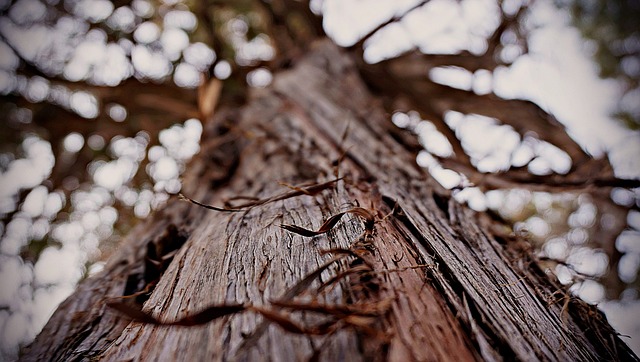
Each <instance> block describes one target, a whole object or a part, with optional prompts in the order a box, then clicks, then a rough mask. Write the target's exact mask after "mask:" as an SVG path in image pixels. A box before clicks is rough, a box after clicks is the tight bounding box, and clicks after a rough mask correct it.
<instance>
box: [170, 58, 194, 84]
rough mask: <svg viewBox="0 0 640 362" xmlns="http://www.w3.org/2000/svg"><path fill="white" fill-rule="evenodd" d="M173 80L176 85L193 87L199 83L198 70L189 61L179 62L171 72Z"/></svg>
mask: <svg viewBox="0 0 640 362" xmlns="http://www.w3.org/2000/svg"><path fill="white" fill-rule="evenodd" d="M173 81H174V82H175V83H176V85H177V86H178V87H182V88H195V87H197V86H198V85H199V84H200V72H199V71H198V69H197V68H196V67H194V66H193V65H191V64H189V63H180V64H178V66H177V67H176V71H175V72H174V73H173Z"/></svg>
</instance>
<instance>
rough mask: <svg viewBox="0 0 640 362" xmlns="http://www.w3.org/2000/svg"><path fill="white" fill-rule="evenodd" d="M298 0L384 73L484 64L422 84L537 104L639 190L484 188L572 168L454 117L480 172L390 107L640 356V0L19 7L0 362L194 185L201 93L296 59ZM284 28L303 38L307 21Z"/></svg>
mask: <svg viewBox="0 0 640 362" xmlns="http://www.w3.org/2000/svg"><path fill="white" fill-rule="evenodd" d="M292 4H293V5H295V6H301V7H309V6H310V9H311V11H310V13H311V14H316V15H321V16H322V23H321V24H322V27H323V29H324V31H325V32H326V33H327V35H328V36H330V37H331V38H332V39H333V40H334V41H335V42H337V43H338V44H339V45H341V46H344V47H353V46H361V47H362V49H363V50H364V53H363V58H364V60H365V61H366V62H369V63H377V62H380V61H383V60H385V59H389V58H393V57H395V56H397V55H399V54H404V53H406V52H408V51H415V50H417V51H419V52H421V53H424V54H428V55H433V56H447V55H456V56H458V55H472V56H475V57H476V58H479V57H480V56H483V55H486V56H487V59H489V64H491V65H490V66H482V65H481V64H476V65H474V66H473V67H464V66H447V65H443V66H435V67H432V68H430V69H429V71H428V73H427V74H425V76H426V77H427V78H428V79H429V81H430V82H433V83H434V84H441V85H446V86H448V87H452V88H455V89H460V90H465V91H470V92H473V93H474V94H476V95H488V94H493V95H496V96H498V97H500V98H502V99H523V100H528V101H531V102H533V103H535V104H536V105H538V106H539V107H540V108H541V109H543V110H544V111H546V112H548V113H551V114H553V115H554V116H555V117H556V118H557V120H558V121H559V122H560V123H561V124H562V125H564V127H566V129H567V133H568V134H569V135H570V136H571V138H572V139H573V140H575V142H576V143H577V144H578V145H579V146H580V147H581V148H582V150H584V151H585V152H586V153H587V154H589V155H591V156H593V157H594V158H596V159H604V160H608V162H607V163H606V165H607V167H608V165H609V164H610V165H611V167H612V172H613V175H615V176H616V177H617V178H619V179H627V180H631V181H630V182H627V183H625V182H620V183H619V184H608V185H607V187H601V188H596V189H594V188H593V187H591V188H590V187H582V188H581V187H577V188H576V187H573V188H568V187H555V188H548V187H544V186H539V185H534V186H531V185H520V186H518V185H516V184H507V185H504V187H498V186H496V185H491V184H489V183H488V182H485V183H484V187H480V186H478V185H477V184H478V180H484V179H483V177H484V176H483V175H491V174H499V173H500V172H503V171H507V170H518V171H524V172H526V173H528V174H529V175H533V176H536V177H540V178H542V180H544V178H545V177H547V176H549V175H564V174H566V173H568V172H569V170H570V169H571V167H572V158H571V157H570V156H569V154H568V153H567V152H566V151H565V150H563V149H561V148H559V147H556V146H554V145H552V144H551V143H549V142H546V141H543V140H541V138H539V137H537V135H536V134H535V133H534V132H530V133H524V134H523V133H522V132H520V131H519V130H518V131H517V130H515V129H514V128H513V127H512V126H510V125H508V124H504V123H502V122H500V121H499V120H497V119H496V118H491V117H487V116H483V115H479V114H473V113H466V114H465V113H461V112H458V111H454V110H450V111H447V112H445V113H444V115H443V119H442V121H444V122H445V123H446V125H447V126H448V127H449V128H450V129H451V130H452V131H453V134H455V137H456V138H457V139H458V140H459V142H460V145H461V146H462V148H463V150H464V152H465V153H466V154H467V155H468V158H469V160H470V165H472V166H473V168H474V169H473V170H472V171H471V172H465V169H464V168H461V167H460V164H459V163H457V162H454V161H455V160H454V161H452V160H451V159H449V157H450V156H451V155H452V154H453V153H454V149H453V148H454V144H455V142H454V143H452V142H451V139H450V138H447V137H446V135H444V134H443V133H441V132H440V130H441V128H439V127H438V122H437V120H435V119H425V118H428V117H425V116H424V115H423V114H421V113H420V112H417V111H412V110H407V109H403V110H400V109H398V110H396V111H393V112H390V117H389V118H390V122H393V123H394V124H396V125H397V126H398V127H400V128H404V129H406V130H408V131H409V132H413V133H415V134H416V135H417V136H418V138H419V141H420V144H421V145H422V146H423V147H424V150H422V151H421V152H420V153H419V155H418V157H417V160H416V162H418V164H420V165H421V166H423V167H426V168H428V169H429V171H430V172H431V174H432V175H433V176H434V177H435V178H436V179H437V180H438V181H439V182H440V183H441V184H442V185H443V186H445V187H447V188H450V189H454V190H455V191H454V192H455V197H456V199H457V200H459V201H460V202H465V203H467V204H469V206H471V207H472V208H474V209H476V210H478V211H488V212H489V213H490V214H491V215H492V217H493V218H494V219H497V220H500V221H501V222H504V223H505V225H507V227H508V231H507V234H509V235H511V236H512V237H517V238H520V239H524V240H526V241H527V242H528V244H530V245H531V247H533V248H534V253H535V254H536V255H537V256H538V258H539V259H540V262H541V263H543V265H544V267H545V268H548V271H549V272H550V273H552V274H555V276H556V277H557V278H558V279H559V280H560V281H561V282H562V283H563V284H565V285H567V286H568V287H569V290H570V291H571V292H572V293H574V294H575V295H576V296H578V297H580V298H582V299H584V300H585V301H587V302H588V303H592V304H597V305H598V307H599V308H600V309H602V310H603V311H604V312H605V313H606V314H607V316H608V318H609V320H610V322H611V323H612V325H613V326H614V327H615V328H617V330H618V331H619V332H620V333H622V334H625V335H628V336H630V337H631V338H623V339H624V340H625V341H627V343H629V344H630V345H631V346H632V348H634V350H635V351H636V353H639V352H640V301H639V295H638V292H639V291H640V280H638V274H639V273H638V270H639V266H640V212H639V207H640V189H638V188H637V185H638V183H637V182H633V180H637V179H638V178H640V157H639V156H640V134H639V133H638V129H639V127H640V87H639V83H638V81H639V79H640V57H639V53H640V31H639V27H638V22H640V3H639V2H638V1H634V0H616V1H604V0H558V1H552V0H538V1H524V0H523V1H520V0H505V1H496V0H466V1H453V0H432V1H415V0H403V1H392V0H312V1H311V2H310V3H307V2H298V1H294V0H288V1H279V0H272V1H267V0H265V1H254V0H238V1H223V0H218V1H214V0H192V1H191V0H190V1H179V0H167V1H160V0H133V1H127V0H117V1H106V0H17V1H9V0H3V1H0V94H1V96H2V98H1V100H0V122H1V123H0V127H1V129H0V172H1V173H0V219H1V220H0V237H1V239H0V342H1V343H0V360H7V359H14V358H16V356H17V355H18V353H19V350H20V348H21V347H23V346H25V345H26V344H28V343H29V342H31V341H32V340H33V339H34V338H35V336H36V335H37V333H38V332H39V331H40V330H41V328H42V327H43V326H44V324H45V323H46V322H47V320H48V318H49V317H50V315H51V314H52V313H53V311H54V310H55V308H56V307H57V305H58V304H59V303H60V302H61V301H63V300H64V299H65V298H66V297H67V296H68V295H69V294H70V293H72V292H73V290H74V288H75V286H76V285H77V283H78V282H80V281H81V280H82V279H83V278H87V277H90V276H91V275H92V274H95V273H97V272H99V271H100V270H101V268H102V266H103V265H104V262H105V260H106V259H107V258H108V257H109V255H110V253H111V252H112V251H113V250H114V248H115V247H117V244H118V242H119V240H120V239H121V238H122V237H123V235H126V233H127V232H128V231H129V230H130V229H131V228H132V227H133V226H134V225H135V224H136V223H137V222H138V221H139V220H140V219H142V218H144V217H146V216H147V215H149V213H151V212H153V210H155V209H157V208H159V207H161V206H162V205H163V203H164V202H165V201H166V200H167V199H168V198H169V197H170V196H171V195H174V194H176V193H178V192H179V191H180V188H181V183H180V175H181V173H182V172H183V171H184V170H185V165H186V164H187V162H188V161H189V159H190V158H191V157H192V156H193V155H194V154H196V153H197V152H198V150H199V140H200V137H201V134H202V129H203V127H202V123H201V121H200V119H205V118H204V117H206V116H207V115H208V114H207V112H206V110H203V109H202V107H198V97H199V95H198V94H199V93H198V89H200V97H201V96H202V94H203V93H206V92H204V91H203V90H204V89H206V86H207V85H208V84H213V83H211V82H210V80H211V79H220V80H223V81H224V91H223V93H222V96H221V99H220V104H227V105H233V104H242V102H243V101H244V100H245V98H246V92H247V90H248V89H251V88H261V87H266V86H268V85H269V83H270V82H271V79H272V71H273V70H274V69H277V68H278V64H277V62H276V61H275V60H276V59H277V55H278V52H282V49H276V46H275V44H276V43H277V42H279V40H277V39H275V38H274V36H275V34H276V33H274V32H270V31H269V30H270V29H273V26H274V24H276V23H277V22H274V21H273V19H277V17H274V14H275V15H277V14H285V15H286V14H288V11H289V8H287V6H292ZM279 7H281V8H279ZM274 9H275V10H274ZM296 14H297V13H296ZM269 16H271V17H272V21H271V22H270V21H269V20H268V19H269ZM285 20H286V21H287V22H289V23H290V24H289V26H290V27H291V28H292V29H300V34H302V33H304V29H305V28H304V26H303V25H301V23H302V22H304V21H305V19H303V18H300V17H295V16H291V17H286V16H285ZM297 22H298V23H297ZM381 24H387V25H386V26H384V27H381V26H380V25H381ZM276 25H277V24H276ZM374 29H376V31H375V32H372V30H374ZM498 30H499V31H498ZM203 112H204V113H203ZM486 180H488V178H487V179H486ZM549 180H552V178H549Z"/></svg>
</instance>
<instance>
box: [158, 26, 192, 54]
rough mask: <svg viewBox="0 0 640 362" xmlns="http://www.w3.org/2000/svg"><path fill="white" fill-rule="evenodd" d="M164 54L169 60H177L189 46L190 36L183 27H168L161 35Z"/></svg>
mask: <svg viewBox="0 0 640 362" xmlns="http://www.w3.org/2000/svg"><path fill="white" fill-rule="evenodd" d="M160 43H162V48H163V49H164V54H165V56H166V57H167V58H169V60H171V61H176V60H178V58H180V55H181V54H182V51H183V50H184V49H186V48H187V47H188V46H189V36H188V35H187V33H185V32H184V30H182V29H178V28H166V29H164V31H163V32H162V35H161V36H160Z"/></svg>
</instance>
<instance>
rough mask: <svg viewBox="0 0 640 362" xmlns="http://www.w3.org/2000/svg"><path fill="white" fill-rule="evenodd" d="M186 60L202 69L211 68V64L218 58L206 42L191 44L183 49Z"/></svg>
mask: <svg viewBox="0 0 640 362" xmlns="http://www.w3.org/2000/svg"><path fill="white" fill-rule="evenodd" d="M183 56H184V60H186V61H187V62H188V63H189V64H191V65H193V66H194V67H196V68H197V69H198V70H200V71H204V70H206V69H207V68H209V65H211V63H213V61H214V60H215V59H216V54H215V53H214V52H213V50H211V48H209V46H207V45H206V44H204V43H199V42H197V43H193V44H190V45H189V46H188V47H187V48H186V49H185V50H184V51H183Z"/></svg>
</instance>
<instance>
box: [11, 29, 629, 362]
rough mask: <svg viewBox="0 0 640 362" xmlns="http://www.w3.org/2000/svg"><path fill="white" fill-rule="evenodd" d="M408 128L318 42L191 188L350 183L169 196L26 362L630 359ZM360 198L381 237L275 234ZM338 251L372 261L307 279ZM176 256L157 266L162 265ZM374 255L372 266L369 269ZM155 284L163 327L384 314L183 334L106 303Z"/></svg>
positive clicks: (248, 111) (222, 124)
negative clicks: (471, 206) (461, 201)
mask: <svg viewBox="0 0 640 362" xmlns="http://www.w3.org/2000/svg"><path fill="white" fill-rule="evenodd" d="M345 130H347V131H346V132H345ZM345 135H346V136H345ZM404 138H405V136H404V135H402V134H399V133H398V131H397V130H394V129H393V125H392V124H391V123H390V122H388V117H387V116H386V115H385V113H384V111H383V109H382V108H381V106H380V104H379V102H378V101H377V100H376V99H375V98H374V97H372V96H371V95H370V94H369V93H368V91H367V89H366V87H365V86H364V84H363V82H362V81H361V78H360V76H359V74H358V71H357V69H356V68H355V65H354V63H353V62H352V61H351V59H350V58H349V57H348V56H347V55H345V54H343V53H341V51H339V50H338V48H337V47H335V46H334V45H332V44H331V43H330V42H326V41H325V42H319V43H316V44H314V45H313V46H312V50H311V52H310V53H309V55H308V56H306V57H305V58H303V59H301V60H300V61H298V62H297V64H295V66H294V67H293V68H292V69H290V70H286V71H283V72H281V73H280V74H277V75H276V76H275V78H274V82H273V84H272V86H271V87H270V88H267V89H264V90H262V91H260V92H257V93H256V94H255V95H254V97H253V99H252V101H251V102H249V104H248V105H247V106H246V107H244V108H241V109H237V110H233V111H229V110H227V111H224V110H223V111H220V112H218V114H217V115H216V116H215V119H214V120H213V121H211V123H209V124H207V125H206V133H205V139H204V140H203V145H202V151H201V153H200V155H199V156H197V158H196V159H194V161H193V162H192V163H191V164H190V166H189V169H188V170H187V173H186V174H185V177H184V188H183V192H184V193H185V194H186V195H188V196H189V197H192V198H193V199H196V200H200V201H202V202H206V203H209V204H214V205H223V203H224V201H225V200H229V199H231V198H233V197H236V196H238V195H245V196H246V195H250V196H253V197H257V198H266V197H269V196H272V195H276V194H279V193H282V192H283V190H284V191H287V188H286V187H283V186H282V185H279V184H278V181H284V182H286V183H288V184H291V185H299V184H303V183H322V182H326V181H330V180H332V179H334V177H335V176H334V171H335V170H336V167H339V172H340V176H343V177H344V178H343V179H341V180H340V181H338V182H336V183H334V184H331V185H330V186H331V187H327V188H326V189H325V190H322V191H320V192H317V193H314V194H311V195H307V194H304V193H303V192H301V193H302V195H300V196H296V197H290V198H286V199H284V200H280V201H274V202H270V203H267V204H264V205H260V206H256V207H252V208H247V209H246V210H244V211H241V212H217V211H211V210H207V209H205V208H202V207H199V206H196V205H193V204H189V203H187V202H183V201H179V200H177V199H175V200H172V201H170V202H169V203H168V204H167V206H166V207H165V208H164V209H163V210H162V211H159V212H157V213H156V214H155V215H154V216H153V217H151V218H149V220H147V221H146V222H145V223H144V224H143V225H141V226H139V227H138V228H136V229H135V230H134V231H133V232H132V233H131V234H130V235H129V236H128V237H127V238H126V239H125V240H123V242H122V246H121V248H120V249H119V251H118V252H117V253H116V254H115V255H114V256H113V257H112V259H111V260H110V262H109V263H108V265H107V266H106V268H105V270H104V272H102V273H101V274H100V275H98V276H95V277H92V278H89V279H87V280H86V281H84V282H83V283H82V284H81V285H80V287H79V289H78V291H77V292H76V293H75V294H74V295H72V296H71V297H70V298H69V299H68V300H67V301H65V302H64V303H63V304H62V305H61V306H60V308H59V309H58V311H57V312H56V313H55V314H54V316H53V318H52V319H51V320H50V322H49V323H48V324H47V326H46V327H45V329H44V330H43V332H42V333H41V334H40V336H39V337H38V338H37V340H36V341H35V342H34V343H33V345H32V346H31V347H30V348H29V349H28V350H27V351H26V354H25V355H24V356H23V359H24V360H65V361H69V360H83V359H92V358H101V359H105V360H114V361H126V360H184V361H197V360H232V359H233V360H236V359H237V360H247V361H255V360H278V361H289V360H290V361H299V360H310V359H314V360H317V359H319V360H326V361H336V360H345V361H359V360H394V361H407V360H452V361H466V360H482V359H484V360H514V359H519V360H563V361H567V360H577V361H596V360H616V359H635V357H634V356H633V354H632V353H631V352H630V351H629V349H628V348H627V347H626V345H624V343H622V342H621V341H620V340H619V339H618V337H617V336H616V335H615V333H614V332H613V330H612V329H611V328H610V327H609V326H608V324H607V323H606V321H605V320H604V319H603V318H602V316H601V314H600V313H598V312H597V311H596V310H595V309H594V308H591V307H588V306H585V305H584V304H581V303H580V302H578V301H575V300H574V299H571V298H568V297H567V298H566V299H564V300H566V301H568V302H567V303H564V302H560V303H552V301H554V300H557V299H558V298H557V296H558V292H559V291H560V290H559V289H558V286H557V285H554V284H553V283H552V282H551V281H549V280H548V279H547V276H546V275H544V273H541V272H540V271H539V270H538V269H536V267H535V265H533V264H532V263H530V262H529V261H526V260H527V259H520V260H515V261H514V260H513V255H512V253H508V252H507V251H506V248H505V245H504V243H501V242H498V241H496V238H494V237H493V236H492V235H491V233H489V232H488V231H487V228H485V227H483V226H482V225H483V223H481V222H480V219H479V218H478V217H477V216H476V215H474V214H473V213H472V212H471V211H469V210H468V209H466V208H465V207H463V206H460V205H458V204H456V203H454V202H452V200H450V198H449V197H448V196H447V193H446V192H445V190H442V189H440V188H439V187H438V186H437V185H436V184H435V183H434V181H433V180H432V179H431V178H430V177H429V175H428V174H427V173H426V172H425V171H424V170H422V169H420V168H419V167H418V166H416V164H415V154H414V153H413V152H412V151H409V150H410V149H415V148H414V146H413V145H414V143H410V142H409V143H406V142H405V141H403V140H404ZM342 155H344V157H341V156H342ZM298 190H299V189H298ZM357 205H359V206H361V207H364V208H367V209H371V210H372V212H374V213H375V214H376V215H377V217H376V219H377V222H376V224H375V233H373V234H371V233H367V232H365V225H364V224H363V222H362V220H361V219H360V218H358V217H357V216H350V215H347V216H345V217H344V218H343V219H342V220H341V221H340V222H339V223H338V224H337V225H336V226H335V227H334V228H333V229H332V230H331V231H330V232H328V233H326V234H324V235H320V236H316V237H313V238H307V237H303V236H300V235H297V234H295V233H292V232H290V231H287V230H284V229H282V228H280V227H279V226H280V225H281V224H292V225H297V226H300V227H304V228H307V229H314V230H316V229H317V228H318V227H320V225H322V223H323V222H324V220H326V219H327V218H329V217H330V216H332V215H335V214H337V213H339V212H342V211H345V210H347V209H349V208H351V207H354V206H357ZM385 215H390V216H388V217H386V218H385V217H384V216H385ZM363 232H364V233H363ZM335 248H342V249H351V250H352V251H354V253H356V254H358V255H359V257H354V256H348V255H342V254H340V255H342V257H341V258H340V259H339V260H338V261H336V262H334V263H333V264H332V265H331V266H329V267H328V268H326V270H324V271H323V272H322V273H321V274H320V277H319V278H316V280H314V281H313V283H311V284H310V285H308V286H306V288H302V287H298V288H296V287H295V286H296V285H298V286H299V284H297V283H298V282H299V281H300V280H302V279H303V278H304V277H305V276H306V275H308V274H310V273H312V272H313V271H314V270H317V269H318V268H319V267H320V266H322V265H323V264H325V263H327V262H328V261H330V260H332V259H333V258H337V257H339V256H340V255H336V254H337V253H336V252H334V253H333V254H326V253H323V250H328V249H335ZM338 254H339V253H338ZM163 256H164V258H163ZM163 259H164V262H162V263H160V265H159V266H158V265H154V264H153V263H150V260H163ZM523 260H525V261H526V262H524V261H523ZM156 264H157V263H156ZM363 264H369V268H373V270H374V271H375V272H374V273H371V272H370V271H363V270H365V269H363V268H359V266H360V267H361V266H362V265H363ZM348 270H351V271H352V272H351V273H349V274H348V275H342V277H341V278H339V280H337V282H335V283H329V284H330V285H329V286H328V287H326V288H323V287H321V285H322V283H325V282H327V281H329V282H331V279H332V278H334V277H336V276H337V275H338V276H339V275H341V274H340V273H343V272H345V271H348ZM154 280H158V283H157V285H156V286H155V289H154V290H153V293H152V294H151V295H150V297H149V298H148V300H146V301H145V302H144V307H143V310H144V311H147V312H149V313H151V314H152V315H154V316H156V317H157V318H158V319H160V320H163V321H172V320H176V319H179V318H182V317H185V316H188V315H193V314H194V313H196V312H198V311H200V310H202V309H204V308H206V307H207V306H209V305H212V304H222V303H235V302H239V303H251V304H252V305H254V306H263V307H264V308H269V309H270V310H274V311H278V313H280V314H285V315H288V316H289V317H290V319H291V320H293V321H295V322H296V323H298V324H299V325H302V326H313V325H318V323H320V322H322V321H323V320H326V317H325V316H322V315H318V314H317V313H313V312H309V311H306V312H302V311H299V310H296V309H295V308H289V309H286V308H279V307H276V306H273V305H271V303H270V302H271V301H274V300H284V301H288V302H295V303H307V304H309V303H321V304H322V305H331V306H343V305H350V306H354V307H358V306H377V308H378V309H376V310H378V311H379V313H377V315H375V316H374V317H366V318H364V317H361V318H344V319H343V320H341V322H340V323H339V324H338V325H339V326H340V328H338V329H336V330H334V331H332V332H331V333H328V334H324V335H306V334H295V333H291V332H288V331H285V330H284V329H283V328H282V327H281V325H278V324H276V323H271V322H268V321H265V319H264V318H263V317H262V316H260V315H259V314H257V313H254V312H251V311H246V312H243V313H239V314H236V315H231V316H227V317H223V318H221V319H217V320H215V321H213V322H210V323H208V324H204V325H201V326H192V327H177V326H158V325H152V324H145V323H140V322H128V321H127V319H126V318H124V317H123V316H122V315H120V314H118V313H116V312H115V311H112V310H110V309H108V308H107V307H105V304H104V301H105V300H106V298H113V297H118V296H123V295H128V294H132V293H135V292H138V291H140V290H142V289H144V287H145V285H147V284H148V283H149V282H152V281H154ZM133 299H134V298H129V299H126V300H127V301H129V302H133ZM137 300H138V302H141V301H144V296H139V297H138V298H137ZM374 309H375V308H374Z"/></svg>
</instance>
